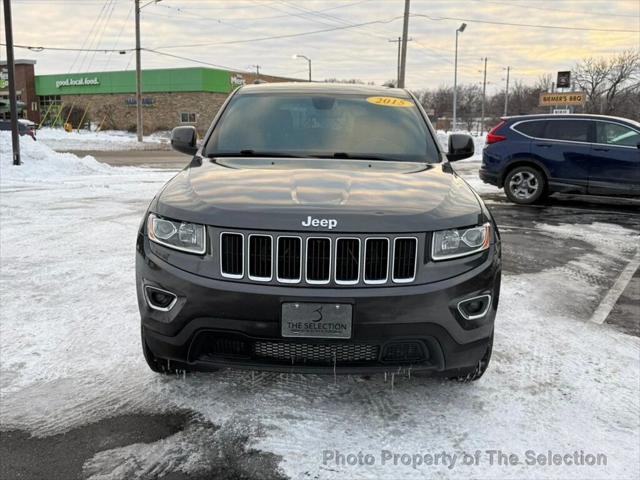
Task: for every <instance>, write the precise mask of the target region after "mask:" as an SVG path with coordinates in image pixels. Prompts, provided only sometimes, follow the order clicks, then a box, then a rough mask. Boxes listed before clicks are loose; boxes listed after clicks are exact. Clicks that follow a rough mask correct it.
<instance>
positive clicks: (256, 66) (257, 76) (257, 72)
mask: <svg viewBox="0 0 640 480" xmlns="http://www.w3.org/2000/svg"><path fill="white" fill-rule="evenodd" d="M251 66H252V67H253V68H255V69H256V82H257V81H258V80H260V65H251Z"/></svg>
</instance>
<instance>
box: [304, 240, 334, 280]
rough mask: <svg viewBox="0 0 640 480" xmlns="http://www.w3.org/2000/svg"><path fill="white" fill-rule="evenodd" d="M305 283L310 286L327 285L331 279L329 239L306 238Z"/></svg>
mask: <svg viewBox="0 0 640 480" xmlns="http://www.w3.org/2000/svg"><path fill="white" fill-rule="evenodd" d="M306 257H307V262H306V270H305V275H306V277H305V278H306V281H307V283H310V284H316V285H318V284H323V283H329V280H330V279H331V239H329V238H326V237H308V238H307V251H306Z"/></svg>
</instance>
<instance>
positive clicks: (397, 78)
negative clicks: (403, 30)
mask: <svg viewBox="0 0 640 480" xmlns="http://www.w3.org/2000/svg"><path fill="white" fill-rule="evenodd" d="M411 40H413V38H411V37H409V38H407V42H410V41H411ZM389 42H390V43H397V44H398V63H397V65H396V86H398V84H399V83H400V51H401V49H402V37H398V39H397V40H396V39H395V38H393V39H391V40H389Z"/></svg>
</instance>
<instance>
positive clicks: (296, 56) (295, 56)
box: [293, 54, 311, 81]
mask: <svg viewBox="0 0 640 480" xmlns="http://www.w3.org/2000/svg"><path fill="white" fill-rule="evenodd" d="M293 58H304V59H305V60H306V61H307V64H308V66H309V81H311V59H310V58H309V57H306V56H304V55H300V54H295V55H294V56H293Z"/></svg>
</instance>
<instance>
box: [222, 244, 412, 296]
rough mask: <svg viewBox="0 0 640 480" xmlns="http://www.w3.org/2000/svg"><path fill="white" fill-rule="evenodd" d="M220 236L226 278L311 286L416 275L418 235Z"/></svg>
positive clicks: (375, 283) (374, 283) (385, 282)
mask: <svg viewBox="0 0 640 480" xmlns="http://www.w3.org/2000/svg"><path fill="white" fill-rule="evenodd" d="M212 238H216V236H215V234H214V235H212ZM219 238H220V242H219V245H220V249H219V251H218V252H219V253H218V255H219V256H220V259H219V261H220V274H221V276H222V277H224V278H228V279H234V280H241V281H250V282H262V283H271V284H292V285H310V286H314V285H332V286H383V285H393V284H402V283H410V282H413V281H415V279H416V275H417V266H418V263H417V257H418V247H419V245H420V242H419V236H418V235H416V236H406V235H375V236H363V235H349V236H347V235H344V236H343V235H335V234H329V233H328V234H323V235H316V234H311V233H306V232H305V233H295V234H293V233H292V234H289V233H278V232H269V233H262V232H261V233H257V232H256V233H252V232H229V231H221V232H219ZM421 248H423V247H421Z"/></svg>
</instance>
